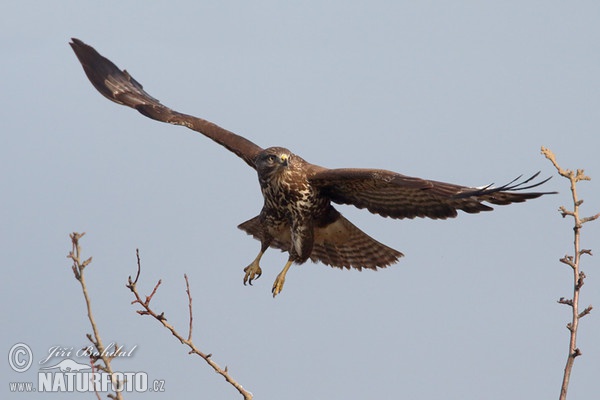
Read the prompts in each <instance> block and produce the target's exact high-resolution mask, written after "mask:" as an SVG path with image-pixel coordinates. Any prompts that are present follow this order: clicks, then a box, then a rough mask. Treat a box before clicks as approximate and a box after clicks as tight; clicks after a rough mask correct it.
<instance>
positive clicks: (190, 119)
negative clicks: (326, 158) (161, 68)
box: [69, 38, 263, 168]
mask: <svg viewBox="0 0 600 400" xmlns="http://www.w3.org/2000/svg"><path fill="white" fill-rule="evenodd" d="M72 40H73V41H72V42H71V43H69V44H70V45H71V47H72V48H73V51H74V52H75V55H76V56H77V58H78V59H79V62H81V65H82V66H83V70H84V71H85V74H86V75H87V77H88V78H89V80H90V81H91V82H92V84H93V85H94V87H95V88H96V89H97V90H98V91H99V92H100V93H101V94H102V95H103V96H104V97H106V98H107V99H109V100H111V101H114V102H115V103H119V104H122V105H125V106H128V107H131V108H135V109H136V110H138V111H139V112H140V113H142V114H143V115H145V116H146V117H149V118H152V119H155V120H157V121H162V122H168V123H170V124H174V125H183V126H186V127H188V128H190V129H192V130H194V131H196V132H200V133H202V134H203V135H204V136H207V137H208V138H210V139H212V140H214V141H215V142H217V143H219V144H220V145H222V146H224V147H225V148H226V149H228V150H230V151H232V152H233V153H235V154H236V155H237V156H239V157H240V158H242V159H243V160H244V161H246V163H247V164H248V165H250V166H251V167H252V168H255V166H254V157H255V156H256V155H257V154H258V153H259V152H260V151H262V150H263V149H262V148H261V147H259V146H257V145H256V144H254V143H252V142H251V141H249V140H248V139H246V138H244V137H242V136H239V135H236V134H235V133H233V132H230V131H228V130H226V129H223V128H221V127H220V126H218V125H215V124H213V123H212V122H209V121H206V120H204V119H202V118H198V117H194V116H191V115H187V114H182V113H180V112H177V111H174V110H171V109H170V108H168V107H166V106H164V105H162V104H161V103H160V102H159V101H158V100H157V99H155V98H154V97H152V96H150V95H149V94H148V93H146V92H145V91H144V88H143V87H142V85H141V84H140V83H138V82H137V81H136V80H135V79H133V77H132V76H131V75H129V73H128V72H127V71H125V70H123V71H121V70H120V69H119V68H118V67H117V66H116V65H115V64H113V63H112V62H111V61H110V60H109V59H107V58H105V57H103V56H102V55H100V54H99V53H98V52H97V51H96V50H95V49H94V48H93V47H91V46H89V45H87V44H85V43H83V42H82V41H81V40H79V39H75V38H73V39H72Z"/></svg>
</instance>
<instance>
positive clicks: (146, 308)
mask: <svg viewBox="0 0 600 400" xmlns="http://www.w3.org/2000/svg"><path fill="white" fill-rule="evenodd" d="M136 256H137V273H136V277H135V279H133V280H132V279H131V276H130V277H129V279H128V282H127V287H128V288H129V290H131V292H132V293H133V295H134V297H135V300H133V301H132V302H131V304H139V305H140V306H141V307H142V309H141V310H137V313H138V314H140V315H149V316H151V317H153V318H154V319H156V320H157V321H158V322H160V323H161V324H162V325H163V326H164V327H165V328H167V329H168V330H169V331H170V332H171V334H172V335H173V336H175V337H176V338H177V339H178V340H179V341H180V342H181V343H182V344H185V345H186V346H188V347H189V348H190V351H189V354H196V355H198V356H200V357H201V358H202V359H203V360H204V361H206V363H207V364H208V365H210V366H211V367H212V369H213V370H214V371H215V372H216V373H218V374H219V375H221V376H222V377H223V378H225V381H227V383H229V384H230V385H232V386H233V387H234V388H235V389H236V390H237V391H238V392H239V393H240V394H241V395H242V396H243V397H244V399H246V400H251V399H252V393H250V392H249V391H247V390H246V389H244V387H243V386H242V385H240V384H239V383H238V382H237V381H236V380H235V379H233V378H232V377H231V375H230V374H229V372H228V370H227V367H225V368H221V367H220V366H219V365H218V364H217V363H216V362H214V361H213V360H212V358H211V357H212V353H208V354H206V353H204V352H202V351H201V350H200V349H198V348H197V347H196V345H194V343H193V341H192V328H193V316H192V295H191V292H190V285H189V281H188V277H187V275H184V277H185V284H186V293H187V296H188V308H189V314H190V316H189V321H190V322H189V333H188V337H187V339H186V338H184V337H183V336H182V335H181V334H180V333H179V332H177V330H176V329H175V327H173V325H171V324H169V323H168V322H167V318H166V317H165V314H164V312H161V313H160V314H158V313H157V312H156V311H154V310H153V309H152V308H150V302H151V301H152V298H153V297H154V295H155V294H156V292H157V290H158V287H159V286H160V284H161V281H160V280H159V281H158V283H157V284H156V285H155V286H154V289H153V290H152V293H151V294H150V295H149V296H146V297H145V299H144V300H142V296H140V294H139V292H138V290H137V283H138V279H139V277H140V273H141V269H142V267H141V261H140V253H139V250H136Z"/></svg>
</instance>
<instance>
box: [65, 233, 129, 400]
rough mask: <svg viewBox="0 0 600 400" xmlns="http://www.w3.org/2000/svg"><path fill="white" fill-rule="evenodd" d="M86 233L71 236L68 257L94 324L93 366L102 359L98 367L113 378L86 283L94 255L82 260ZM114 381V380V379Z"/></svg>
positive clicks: (119, 393) (89, 336)
mask: <svg viewBox="0 0 600 400" xmlns="http://www.w3.org/2000/svg"><path fill="white" fill-rule="evenodd" d="M83 235H85V232H83V233H77V232H73V233H71V234H70V235H69V236H70V237H71V243H72V245H73V249H72V250H71V251H70V252H69V255H67V258H70V259H71V260H73V266H72V269H73V273H74V274H75V279H77V280H78V281H79V283H80V284H81V290H82V291H83V297H84V298H85V304H86V307H87V314H88V319H89V320H90V324H91V325H92V331H93V332H94V334H93V336H92V335H90V334H89V333H88V334H87V335H86V336H87V338H88V339H89V341H90V342H91V343H92V345H94V347H95V348H96V351H97V353H98V355H97V356H95V355H94V356H91V357H90V358H91V359H92V368H94V363H95V362H97V361H98V360H102V362H103V364H104V365H101V366H100V365H98V366H96V368H98V369H101V370H103V371H106V372H107V373H108V374H110V376H111V380H112V379H114V375H113V371H112V367H111V365H110V361H111V358H110V357H109V356H108V355H107V354H106V352H105V347H104V345H103V344H102V339H101V337H100V333H99V331H98V326H97V324H96V321H95V319H94V315H93V313H92V302H91V300H90V296H89V294H88V291H87V285H86V283H85V274H84V270H85V267H87V266H88V265H89V264H90V263H91V262H92V257H90V258H88V259H87V260H85V261H83V262H82V261H81V246H80V245H79V239H81V238H82V237H83ZM113 382H114V380H113ZM108 397H110V398H114V399H122V398H123V397H122V395H121V392H120V391H115V395H113V394H109V395H108Z"/></svg>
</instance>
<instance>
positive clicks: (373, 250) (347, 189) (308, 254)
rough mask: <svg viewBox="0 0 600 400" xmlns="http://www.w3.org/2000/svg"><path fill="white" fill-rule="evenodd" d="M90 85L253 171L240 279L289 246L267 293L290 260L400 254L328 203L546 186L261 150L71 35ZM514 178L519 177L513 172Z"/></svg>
mask: <svg viewBox="0 0 600 400" xmlns="http://www.w3.org/2000/svg"><path fill="white" fill-rule="evenodd" d="M70 45H71V47H72V48H73V50H74V51H75V54H76V55H77V58H78V59H79V61H80V62H81V64H82V66H83V69H84V71H85V73H86V75H87V77H88V78H89V80H90V81H91V82H92V84H93V85H94V87H95V88H96V89H97V90H98V91H99V92H100V93H101V94H102V95H103V96H105V97H106V98H108V99H109V100H111V101H114V102H115V103H119V104H123V105H125V106H128V107H131V108H135V109H136V110H138V111H139V112H140V113H142V114H143V115H145V116H146V117H149V118H152V119H155V120H158V121H162V122H168V123H171V124H174V125H183V126H186V127H188V128H190V129H192V130H194V131H197V132H200V133H201V134H203V135H204V136H207V137H208V138H210V139H212V140H214V141H215V142H217V143H218V144H220V145H222V146H224V147H225V148H226V149H228V150H229V151H231V152H233V153H235V154H236V155H237V156H238V157H240V158H241V159H242V160H244V161H245V162H246V163H247V164H248V165H249V166H251V167H252V168H254V169H255V170H256V172H257V173H258V181H259V183H260V189H261V192H262V195H263V198H264V206H263V208H262V210H261V211H260V214H259V215H258V216H256V217H254V218H252V219H250V220H248V221H246V222H244V223H242V224H240V225H239V228H240V229H242V230H244V231H245V232H246V233H248V234H249V235H252V236H253V237H254V238H255V239H257V240H259V241H260V243H261V247H260V252H259V253H258V255H257V256H256V258H255V259H254V261H252V262H251V263H250V265H248V266H247V267H246V268H245V269H244V272H245V275H244V284H246V283H247V282H248V283H250V284H252V281H253V280H254V279H258V278H259V277H260V275H261V274H262V271H261V268H260V266H259V262H260V259H261V257H262V255H263V254H264V252H265V251H266V250H267V248H269V247H274V248H277V249H280V250H282V251H286V252H288V254H289V256H288V260H287V263H286V264H285V266H284V267H283V270H282V271H281V272H280V273H279V275H277V278H276V279H275V283H274V284H273V289H272V293H273V296H276V295H277V294H278V293H279V292H280V291H281V290H282V288H283V284H284V282H285V276H286V273H287V271H288V270H289V268H290V267H291V265H292V264H293V263H297V264H302V263H304V262H306V261H307V260H308V259H311V260H312V261H314V262H316V261H321V262H322V263H324V264H326V265H330V266H332V267H338V268H348V269H349V268H356V269H358V270H361V269H362V268H368V269H377V268H385V267H387V266H388V265H390V264H393V263H395V262H397V261H398V259H399V258H400V257H402V253H400V252H399V251H397V250H394V249H392V248H390V247H388V246H386V245H384V244H382V243H379V242H378V241H376V240H375V239H373V238H371V237H370V236H369V235H367V234H366V233H364V232H363V231H361V230H360V229H358V228H357V227H356V226H354V225H353V224H352V223H351V222H350V221H348V220H347V219H346V218H344V217H343V216H342V215H341V214H340V213H339V212H338V211H337V210H336V209H335V208H334V207H333V206H332V204H331V203H337V204H352V205H354V206H356V207H358V208H366V209H367V210H369V211H370V212H371V213H374V214H379V215H381V216H383V217H390V218H400V219H401V218H415V217H421V218H423V217H428V218H434V219H446V218H453V217H456V215H457V211H458V210H462V211H464V212H467V213H478V212H480V211H490V210H492V207H490V206H488V205H486V204H484V202H486V203H490V204H497V205H505V204H511V203H520V202H523V201H525V200H528V199H534V198H536V197H540V196H542V195H544V194H548V192H520V191H522V190H524V189H530V188H533V187H536V186H539V185H541V184H543V183H544V182H546V181H547V179H546V180H544V181H541V182H538V183H530V182H531V181H532V180H533V179H534V178H535V177H536V176H537V175H538V174H535V175H534V176H532V177H531V178H529V179H527V180H525V181H523V182H516V180H514V181H512V182H510V183H508V184H506V185H503V186H501V187H492V186H486V187H483V188H472V187H466V186H460V185H454V184H451V183H444V182H436V181H430V180H425V179H421V178H413V177H410V176H405V175H401V174H398V173H395V172H391V171H386V170H377V169H355V168H342V169H328V168H323V167H320V166H317V165H314V164H310V163H308V162H307V161H305V160H304V159H302V158H300V157H299V156H297V155H296V154H294V153H292V152H291V151H289V150H288V149H285V148H282V147H269V148H267V149H263V148H261V147H259V146H257V145H256V144H254V143H252V142H251V141H249V140H248V139H246V138H243V137H241V136H239V135H236V134H235V133H233V132H230V131H227V130H225V129H223V128H221V127H219V126H217V125H215V124H213V123H211V122H209V121H206V120H204V119H201V118H198V117H194V116H191V115H186V114H182V113H180V112H177V111H175V110H171V109H170V108H168V107H166V106H164V105H162V104H161V103H160V102H159V101H158V100H157V99H155V98H154V97H152V96H150V95H149V94H148V93H146V92H145V91H144V89H143V87H142V85H141V84H140V83H138V82H137V81H136V80H135V79H133V77H132V76H131V75H129V73H128V72H127V71H126V70H123V71H121V70H120V69H119V68H117V66H116V65H115V64H113V63H112V62H111V61H110V60H108V59H106V58H105V57H103V56H102V55H100V54H99V53H98V52H97V51H96V50H94V48H92V47H91V46H88V45H87V44H85V43H83V42H82V41H81V40H78V39H73V41H72V42H71V43H70ZM517 179H518V178H517Z"/></svg>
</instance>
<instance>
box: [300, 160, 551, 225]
mask: <svg viewBox="0 0 600 400" xmlns="http://www.w3.org/2000/svg"><path fill="white" fill-rule="evenodd" d="M538 174H539V172H538V173H537V174H535V175H533V176H532V177H531V178H529V179H527V180H525V181H523V182H520V183H515V182H516V181H517V180H518V179H519V178H520V177H519V178H517V179H515V180H513V181H512V182H510V183H508V184H506V185H503V186H500V187H492V186H486V187H483V188H470V187H466V186H460V185H454V184H451V183H444V182H436V181H429V180H425V179H421V178H413V177H410V176H405V175H401V174H398V173H395V172H391V171H385V170H374V169H323V170H317V171H316V172H315V173H314V174H313V175H312V177H310V178H309V179H310V182H311V183H312V184H313V185H314V186H316V187H318V188H320V190H321V193H323V194H324V195H326V196H328V197H329V198H330V199H331V200H332V201H333V202H335V203H338V204H352V205H354V206H356V207H358V208H366V209H367V210H369V211H370V212H372V213H374V214H379V215H381V216H384V217H391V218H415V217H421V218H424V217H428V218H433V219H446V218H453V217H456V215H457V211H458V210H462V211H464V212H467V213H478V212H480V211H490V210H492V207H490V206H488V205H486V204H483V202H487V203H491V204H497V205H505V204H511V203H520V202H523V201H525V200H529V199H534V198H536V197H540V196H542V195H544V194H550V193H555V192H526V193H520V192H519V191H521V190H526V189H531V188H534V187H536V186H539V185H541V184H543V183H544V182H546V181H547V180H548V179H550V178H548V179H546V180H544V181H541V182H538V183H534V184H529V185H527V184H528V183H529V182H531V181H532V180H533V179H535V178H536V177H537V176H538Z"/></svg>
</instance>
